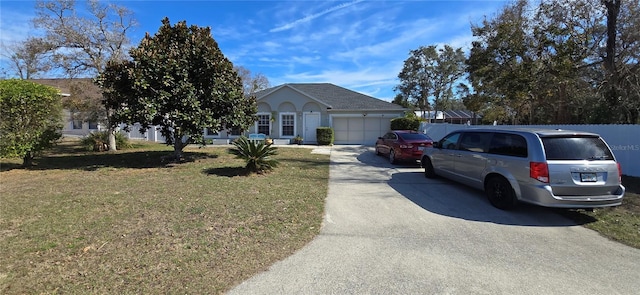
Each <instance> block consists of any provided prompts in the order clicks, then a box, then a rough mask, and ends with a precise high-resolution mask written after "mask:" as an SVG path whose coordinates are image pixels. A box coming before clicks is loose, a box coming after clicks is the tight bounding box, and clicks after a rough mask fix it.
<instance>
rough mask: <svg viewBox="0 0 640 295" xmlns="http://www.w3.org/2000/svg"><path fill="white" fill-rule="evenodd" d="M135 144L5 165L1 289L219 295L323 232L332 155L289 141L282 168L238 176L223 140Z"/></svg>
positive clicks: (0, 198)
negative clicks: (193, 144) (179, 157)
mask: <svg viewBox="0 0 640 295" xmlns="http://www.w3.org/2000/svg"><path fill="white" fill-rule="evenodd" d="M186 151H187V153H186V157H187V158H188V159H191V161H188V162H185V163H180V164H164V163H162V160H161V159H162V158H163V156H166V155H169V154H170V153H171V150H170V149H169V148H167V147H166V146H164V145H160V144H146V145H142V146H141V145H138V146H137V147H136V148H135V149H131V150H125V151H119V152H117V153H114V154H113V153H112V154H110V153H102V154H98V153H85V152H82V151H80V150H78V149H77V148H76V147H75V145H74V143H73V142H65V143H64V144H62V145H61V146H59V147H58V151H57V152H56V153H55V154H53V155H50V156H47V157H43V158H41V159H39V160H37V161H36V163H37V166H35V167H33V168H31V169H22V168H20V167H19V164H20V162H19V161H18V160H7V159H2V160H1V162H0V165H1V166H0V169H1V170H2V171H1V172H0V181H1V182H0V184H1V186H0V213H1V214H0V231H1V234H0V249H2V255H0V293H2V294H41V293H99V294H133V293H136V294H159V293H170V294H176V293H181V294H185V293H190V294H215V293H222V292H224V291H226V290H228V289H229V288H231V287H233V286H234V285H236V284H238V283H240V282H241V281H243V280H245V279H247V278H249V277H251V276H252V275H253V274H255V273H257V272H259V271H262V270H265V269H266V268H267V267H268V266H269V265H271V264H272V263H274V262H275V261H278V260H280V259H283V258H285V257H287V256H289V255H291V254H292V253H293V252H294V251H296V250H297V249H299V248H301V247H303V246H304V245H305V244H307V243H308V242H309V241H310V240H311V239H313V237H314V236H316V235H317V234H318V232H319V230H320V224H321V221H322V215H323V210H324V199H325V197H326V195H327V186H328V176H329V165H328V162H329V156H327V155H317V154H311V149H305V148H280V149H279V155H278V156H277V159H278V160H280V166H279V167H278V168H276V170H274V171H273V172H271V173H268V174H264V175H250V176H241V175H242V174H243V169H242V167H243V166H244V162H242V161H241V160H238V159H235V158H233V156H231V155H229V154H228V152H227V148H226V147H208V148H204V149H197V148H193V149H187V150H186Z"/></svg>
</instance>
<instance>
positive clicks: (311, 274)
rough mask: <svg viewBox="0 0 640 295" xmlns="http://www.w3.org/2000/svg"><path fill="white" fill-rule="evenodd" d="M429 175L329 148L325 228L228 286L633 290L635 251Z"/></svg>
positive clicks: (264, 290)
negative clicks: (291, 252) (266, 266)
mask: <svg viewBox="0 0 640 295" xmlns="http://www.w3.org/2000/svg"><path fill="white" fill-rule="evenodd" d="M422 171H423V170H422V169H421V168H419V167H418V166H392V165H390V164H388V163H387V162H386V159H385V158H383V157H378V156H376V155H375V154H374V153H373V149H372V148H370V147H360V146H334V147H333V148H332V149H331V167H330V181H329V192H328V196H327V200H326V207H325V217H324V222H323V228H322V229H321V232H320V234H319V235H318V236H317V237H316V238H315V239H314V240H313V241H312V242H311V243H309V244H308V245H307V246H306V247H305V248H303V249H301V250H300V251H298V252H296V253H295V254H294V255H292V256H290V257H288V258H286V259H284V260H282V261H280V262H277V263H275V264H274V265H272V266H271V267H270V269H269V270H268V271H266V272H263V273H260V274H257V275H256V276H254V277H252V278H251V279H249V280H247V281H245V282H243V283H242V284H240V285H238V286H236V287H235V288H234V289H232V290H231V291H229V293H228V294H607V295H610V294H638V290H640V250H638V249H635V248H631V247H628V246H624V245H622V244H619V243H616V242H612V241H609V240H608V239H606V238H603V237H601V236H599V235H598V234H597V233H596V232H594V231H591V230H588V229H585V228H583V227H581V226H579V225H576V224H575V223H573V222H572V221H570V220H568V219H565V218H564V217H562V216H560V215H558V214H556V213H555V212H554V210H552V209H546V208H540V207H535V206H528V205H523V206H520V207H519V208H518V209H517V210H515V211H501V210H498V209H495V208H494V207H492V206H491V205H490V204H489V202H488V201H487V200H486V198H485V197H484V195H483V194H482V193H481V192H479V191H475V190H471V189H468V188H466V187H464V186H461V185H459V184H455V183H453V182H449V181H447V180H444V179H426V178H424V176H423V174H422Z"/></svg>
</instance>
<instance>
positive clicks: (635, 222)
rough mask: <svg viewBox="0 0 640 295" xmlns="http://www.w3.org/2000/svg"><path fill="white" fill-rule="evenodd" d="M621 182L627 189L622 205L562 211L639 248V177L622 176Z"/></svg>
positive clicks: (593, 228)
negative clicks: (589, 209)
mask: <svg viewBox="0 0 640 295" xmlns="http://www.w3.org/2000/svg"><path fill="white" fill-rule="evenodd" d="M622 184H623V185H624V186H625V188H626V189H627V191H626V193H625V196H624V200H623V201H622V206H618V207H614V208H603V209H594V210H593V211H592V212H590V211H564V212H563V213H564V214H565V215H566V216H568V217H569V218H572V219H573V220H575V221H576V222H578V223H579V224H583V225H584V226H585V227H587V228H590V229H592V230H595V231H597V232H599V233H600V234H601V235H603V236H605V237H607V238H610V239H612V240H614V241H618V242H620V243H623V244H626V245H629V246H632V247H635V248H638V249H640V178H638V177H629V176H623V178H622Z"/></svg>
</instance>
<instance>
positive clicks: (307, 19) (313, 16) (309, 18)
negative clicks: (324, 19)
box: [269, 0, 363, 33]
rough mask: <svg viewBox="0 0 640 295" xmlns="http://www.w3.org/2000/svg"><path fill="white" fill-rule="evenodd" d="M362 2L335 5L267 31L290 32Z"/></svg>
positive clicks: (358, 0)
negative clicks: (299, 26) (304, 24)
mask: <svg viewBox="0 0 640 295" xmlns="http://www.w3.org/2000/svg"><path fill="white" fill-rule="evenodd" d="M362 1H363V0H354V1H351V2H347V3H342V4H339V5H336V6H333V7H330V8H327V9H325V10H323V11H320V12H318V13H314V14H311V15H308V16H305V17H303V18H300V19H297V20H295V21H292V22H289V23H286V24H284V25H280V26H278V27H275V28H273V29H271V30H269V32H271V33H275V32H281V31H286V30H290V29H293V28H295V27H296V26H298V25H300V24H303V23H308V22H311V21H312V20H314V19H316V18H318V17H321V16H323V15H325V14H328V13H331V12H334V11H337V10H340V9H344V8H347V7H349V6H352V5H354V4H356V3H358V2H362Z"/></svg>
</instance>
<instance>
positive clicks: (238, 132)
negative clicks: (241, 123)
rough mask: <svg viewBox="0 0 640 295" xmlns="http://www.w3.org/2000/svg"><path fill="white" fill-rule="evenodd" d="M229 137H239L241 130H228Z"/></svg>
mask: <svg viewBox="0 0 640 295" xmlns="http://www.w3.org/2000/svg"><path fill="white" fill-rule="evenodd" d="M229 135H233V136H240V135H242V130H240V128H232V129H231V130H229Z"/></svg>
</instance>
